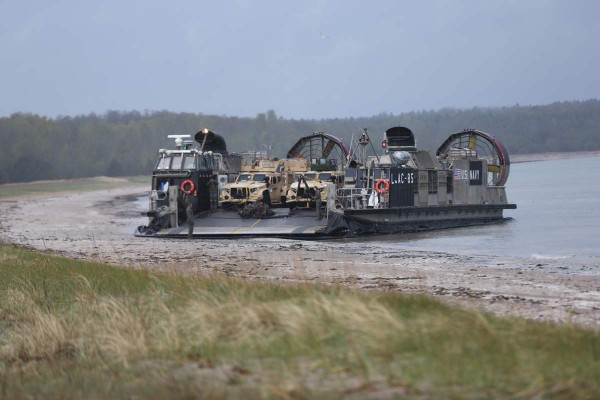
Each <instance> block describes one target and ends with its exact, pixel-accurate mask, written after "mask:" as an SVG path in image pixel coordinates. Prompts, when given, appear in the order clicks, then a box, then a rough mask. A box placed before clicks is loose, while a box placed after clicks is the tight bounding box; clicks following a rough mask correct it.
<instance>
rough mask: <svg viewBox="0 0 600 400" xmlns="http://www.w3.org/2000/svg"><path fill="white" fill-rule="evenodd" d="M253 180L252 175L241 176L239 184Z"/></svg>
mask: <svg viewBox="0 0 600 400" xmlns="http://www.w3.org/2000/svg"><path fill="white" fill-rule="evenodd" d="M251 179H252V175H250V174H240V175H239V176H238V179H237V180H238V182H247V181H249V180H251Z"/></svg>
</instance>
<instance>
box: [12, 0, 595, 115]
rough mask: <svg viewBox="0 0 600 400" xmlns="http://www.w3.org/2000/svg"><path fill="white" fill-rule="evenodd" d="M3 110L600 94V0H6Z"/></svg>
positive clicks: (211, 109)
mask: <svg viewBox="0 0 600 400" xmlns="http://www.w3.org/2000/svg"><path fill="white" fill-rule="evenodd" d="M0 54H1V58H0V61H1V62H0V116H7V115H10V114H12V113H14V112H32V113H37V114H42V115H47V116H51V117H55V116H58V115H78V114H88V113H91V112H95V113H104V112H105V111H107V110H122V111H128V110H138V111H144V110H150V111H155V110H169V111H175V112H182V111H186V112H194V113H204V114H219V115H236V116H255V115H256V114H257V113H259V112H265V111H267V110H268V109H274V110H275V111H276V112H277V114H278V115H282V116H284V117H286V118H328V117H350V116H353V117H358V116H370V115H374V114H378V113H380V112H390V113H395V114H397V113H401V112H407V111H416V110H424V109H426V110H430V109H439V108H442V107H459V108H470V107H473V106H481V107H486V106H510V105H515V104H517V103H519V104H521V105H531V104H547V103H552V102H554V101H564V100H586V99H590V98H598V97H600V1H596V0H589V1H587V0H566V1H553V0H544V1H528V0H518V1H512V0H506V1H493V0H490V1H476V0H455V1H443V0H439V1H433V0H432V1H428V0H425V1H417V0H414V1H398V0H395V1H394V0H391V1H377V0H373V1H368V2H367V1H364V0H363V1H343V0H339V1H315V0H307V1H283V0H278V1H277V0H273V1H261V0H254V1H242V0H239V1H228V0H220V1H198V0H189V1H187V0H182V1H168V2H167V1H149V0H146V1H123V0H120V1H82V0H73V1H71V0H68V1H60V0H56V1H47V0H46V1H28V0H19V1H16V0H15V1H9V0H0Z"/></svg>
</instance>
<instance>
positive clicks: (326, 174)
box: [319, 172, 331, 181]
mask: <svg viewBox="0 0 600 400" xmlns="http://www.w3.org/2000/svg"><path fill="white" fill-rule="evenodd" d="M319 179H320V180H322V181H328V180H330V179H331V173H330V172H324V173H322V174H319Z"/></svg>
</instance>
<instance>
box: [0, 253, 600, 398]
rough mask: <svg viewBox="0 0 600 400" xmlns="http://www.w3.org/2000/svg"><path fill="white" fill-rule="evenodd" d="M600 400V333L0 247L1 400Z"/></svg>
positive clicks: (401, 298) (411, 302) (363, 295)
mask: <svg viewBox="0 0 600 400" xmlns="http://www.w3.org/2000/svg"><path fill="white" fill-rule="evenodd" d="M377 396H379V397H378V398H419V399H420V398H451V399H454V398H456V399H462V398H556V399H573V398H577V399H586V398H589V399H592V398H598V397H599V396H600V333H599V332H598V331H594V330H587V329H583V328H580V327H576V326H572V325H555V324H551V323H540V322H533V321H529V320H523V319H516V318H498V317H494V316H490V315H487V314H482V313H478V312H472V311H465V310H462V309H458V308H452V307H448V306H445V305H442V304H441V303H439V302H437V301H435V300H433V299H431V298H429V297H425V296H415V295H402V294H398V293H390V292H386V293H384V292H364V291H355V290H346V289H341V288H339V287H323V286H313V285H302V286H293V285H275V284H269V283H258V282H249V281H243V280H239V279H232V278H228V277H224V276H209V277H184V276H180V275H176V274H152V273H149V272H145V271H136V270H132V269H125V268H118V267H113V266H109V265H105V264H100V263H92V262H82V261H76V260H69V259H64V258H59V257H52V256H48V255H45V254H40V253H35V252H31V251H28V250H25V249H21V248H14V247H9V246H0V397H7V398H81V397H84V398H131V397H139V398H208V399H211V398H250V399H252V398H257V399H261V398H284V399H290V398H307V399H310V398H340V397H349V398H369V397H377Z"/></svg>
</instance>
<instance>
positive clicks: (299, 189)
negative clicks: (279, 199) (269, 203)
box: [286, 171, 344, 208]
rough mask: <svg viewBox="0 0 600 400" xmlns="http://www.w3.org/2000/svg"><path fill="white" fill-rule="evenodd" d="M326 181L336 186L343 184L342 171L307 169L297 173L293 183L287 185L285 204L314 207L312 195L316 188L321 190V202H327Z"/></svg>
mask: <svg viewBox="0 0 600 400" xmlns="http://www.w3.org/2000/svg"><path fill="white" fill-rule="evenodd" d="M328 183H334V184H335V185H336V187H338V188H341V187H343V186H344V173H343V172H342V171H308V172H305V173H297V174H296V176H295V177H294V183H292V184H290V185H289V188H288V191H287V194H286V205H287V206H288V207H290V208H295V207H314V200H315V199H314V195H315V193H316V190H315V189H317V188H319V189H320V191H321V201H322V204H326V203H327V198H328V194H329V193H328V186H327V184H328Z"/></svg>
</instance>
